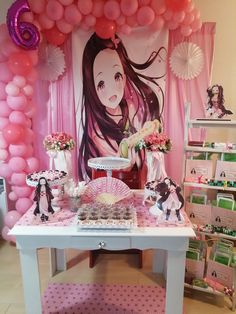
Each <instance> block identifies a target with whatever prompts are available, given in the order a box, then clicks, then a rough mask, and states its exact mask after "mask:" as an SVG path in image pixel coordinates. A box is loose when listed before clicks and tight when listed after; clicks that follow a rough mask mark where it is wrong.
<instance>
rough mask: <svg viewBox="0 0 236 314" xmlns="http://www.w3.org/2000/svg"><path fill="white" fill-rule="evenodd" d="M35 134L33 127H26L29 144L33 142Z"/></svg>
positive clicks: (26, 140) (26, 141)
mask: <svg viewBox="0 0 236 314" xmlns="http://www.w3.org/2000/svg"><path fill="white" fill-rule="evenodd" d="M34 136H35V135H34V132H33V131H32V130H31V129H29V128H26V129H25V139H24V141H25V143H27V144H31V143H33V141H34Z"/></svg>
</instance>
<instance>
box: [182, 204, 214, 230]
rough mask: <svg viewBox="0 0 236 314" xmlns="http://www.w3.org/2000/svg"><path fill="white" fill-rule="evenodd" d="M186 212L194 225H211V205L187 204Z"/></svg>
mask: <svg viewBox="0 0 236 314" xmlns="http://www.w3.org/2000/svg"><path fill="white" fill-rule="evenodd" d="M185 210H186V213H187V215H188V217H189V219H190V221H191V222H192V223H193V224H196V225H205V224H209V223H211V210H212V209H211V205H202V204H194V203H189V202H186V208H185Z"/></svg>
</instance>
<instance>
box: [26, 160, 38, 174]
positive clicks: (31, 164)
mask: <svg viewBox="0 0 236 314" xmlns="http://www.w3.org/2000/svg"><path fill="white" fill-rule="evenodd" d="M26 162H27V165H28V167H27V172H29V173H30V172H34V171H38V170H39V160H38V159H37V158H36V157H30V158H27V159H26Z"/></svg>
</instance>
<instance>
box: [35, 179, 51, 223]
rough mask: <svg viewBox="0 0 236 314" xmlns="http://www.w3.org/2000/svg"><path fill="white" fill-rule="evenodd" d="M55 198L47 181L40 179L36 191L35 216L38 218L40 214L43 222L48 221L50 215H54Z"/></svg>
mask: <svg viewBox="0 0 236 314" xmlns="http://www.w3.org/2000/svg"><path fill="white" fill-rule="evenodd" d="M53 198H54V196H53V195H52V192H51V188H50V186H49V184H48V182H47V179H46V178H45V177H40V179H39V181H38V185H37V186H36V189H35V196H34V201H35V202H36V207H35V210H34V215H35V216H37V215H38V214H39V215H40V219H41V220H42V221H48V213H51V214H53V213H54V209H53V208H52V205H51V201H52V199H53Z"/></svg>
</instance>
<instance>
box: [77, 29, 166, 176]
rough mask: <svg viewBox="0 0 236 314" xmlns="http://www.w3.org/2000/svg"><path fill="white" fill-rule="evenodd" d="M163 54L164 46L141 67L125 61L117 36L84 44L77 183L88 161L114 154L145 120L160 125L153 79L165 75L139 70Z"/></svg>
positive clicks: (160, 107) (86, 171)
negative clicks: (153, 74)
mask: <svg viewBox="0 0 236 314" xmlns="http://www.w3.org/2000/svg"><path fill="white" fill-rule="evenodd" d="M162 52H165V48H164V47H161V48H160V49H159V50H158V51H154V52H153V53H152V54H151V55H150V57H149V58H148V60H146V62H144V63H142V64H139V63H135V62H134V61H132V60H131V59H130V58H129V56H128V53H127V51H126V49H125V47H124V45H123V43H122V41H121V39H120V38H119V37H118V36H117V35H116V36H115V38H114V39H113V40H112V39H102V38H99V37H98V36H97V35H96V34H95V33H94V34H93V35H92V36H91V37H90V39H89V40H88V42H87V44H86V46H85V49H84V52H83V59H82V71H83V99H82V112H81V127H82V129H83V136H82V139H81V142H80V149H79V158H78V161H79V162H78V163H79V178H80V179H86V177H87V176H88V177H90V178H91V169H90V168H89V167H88V165H87V161H88V159H90V158H94V157H103V156H116V155H118V147H119V144H120V142H121V140H122V139H123V138H124V137H128V136H129V135H131V134H133V133H135V132H136V131H137V130H139V129H140V128H141V127H142V126H143V124H144V122H145V121H148V120H154V119H158V120H159V121H160V119H161V113H162V110H163V103H164V93H163V91H162V89H161V87H160V86H159V84H158V83H157V80H158V79H161V78H162V77H163V76H164V75H165V74H163V75H160V76H159V77H149V76H146V75H145V74H144V73H143V70H145V69H147V68H149V66H151V65H152V64H153V62H154V61H155V60H156V59H157V57H159V58H160V59H159V60H163V57H162V56H161V53H162ZM157 70H158V69H157ZM151 86H153V87H152V88H151ZM154 87H155V89H156V91H159V92H158V93H159V95H160V97H158V96H157V94H156V93H155V92H154V89H153V88H154ZM159 98H160V100H159Z"/></svg>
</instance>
